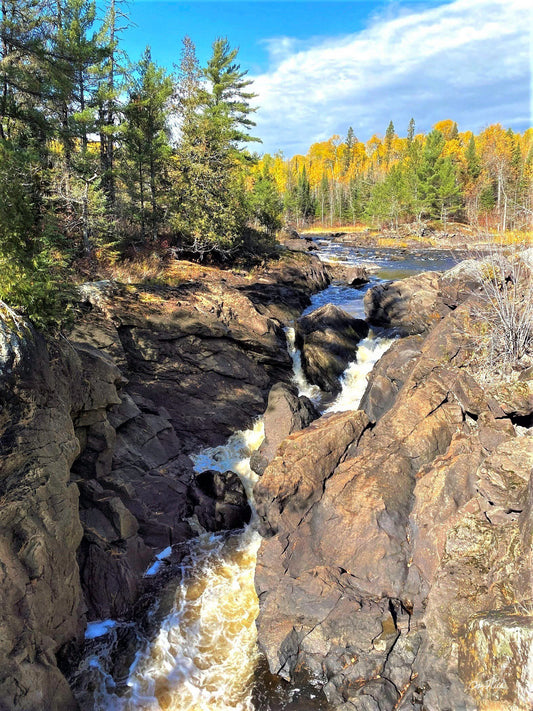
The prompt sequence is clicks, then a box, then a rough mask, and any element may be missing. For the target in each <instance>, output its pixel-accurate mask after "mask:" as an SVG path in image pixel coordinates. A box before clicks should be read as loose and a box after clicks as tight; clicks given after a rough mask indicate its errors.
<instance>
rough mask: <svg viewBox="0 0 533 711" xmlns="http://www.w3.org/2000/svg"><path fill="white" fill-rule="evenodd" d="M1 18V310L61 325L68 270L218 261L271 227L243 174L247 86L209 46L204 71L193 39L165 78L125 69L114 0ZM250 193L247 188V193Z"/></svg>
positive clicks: (7, 6)
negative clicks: (163, 253) (168, 257)
mask: <svg viewBox="0 0 533 711" xmlns="http://www.w3.org/2000/svg"><path fill="white" fill-rule="evenodd" d="M104 12H105V14H104V16H103V17H102V18H99V17H98V16H97V6H96V4H95V2H93V1H91V0H2V3H1V5H0V13H1V15H0V299H2V300H4V301H5V302H6V303H7V304H9V305H11V306H12V307H15V308H18V309H22V310H24V311H25V312H26V313H27V314H30V315H31V316H32V317H33V318H34V320H36V321H37V322H44V321H48V322H49V321H50V320H53V319H54V318H57V319H58V320H59V319H61V318H62V316H63V314H64V309H65V291H66V290H65V284H66V283H67V282H68V281H69V275H70V273H71V268H72V265H73V264H75V263H76V260H78V261H79V260H80V259H90V258H94V256H95V255H102V254H105V253H106V252H107V253H108V254H110V253H111V252H115V253H121V254H124V253H128V250H129V251H130V253H131V252H132V251H134V250H135V249H136V248H138V247H142V246H143V245H154V247H155V246H157V245H159V247H161V245H164V246H166V247H167V248H168V249H177V250H182V251H183V250H185V251H188V253H190V254H192V255H194V256H196V257H199V258H202V257H204V256H205V255H206V253H208V252H217V254H218V255H219V257H220V256H222V257H228V256H231V255H232V254H234V253H235V251H237V250H238V249H240V248H242V246H243V244H244V243H245V242H246V240H247V239H250V230H249V227H248V226H249V224H250V223H251V221H254V222H255V224H256V225H257V226H262V230H263V233H264V234H268V233H271V232H272V230H274V229H275V228H276V227H277V226H278V225H279V214H280V212H281V205H280V204H278V205H277V208H276V209H275V210H274V213H276V214H275V216H274V217H273V216H272V215H271V214H270V213H268V210H267V213H268V214H262V206H263V203H265V202H266V203H268V200H269V199H270V198H271V197H272V195H273V196H274V197H273V199H274V200H276V199H279V198H278V197H277V192H276V189H275V185H274V183H273V181H270V180H269V178H268V176H267V177H266V178H264V179H263V178H262V177H261V176H257V178H256V180H255V182H254V186H251V185H248V186H247V183H246V179H245V174H246V173H247V171H248V170H249V165H250V164H251V161H252V158H251V156H250V154H249V153H248V152H247V151H246V150H245V149H244V147H245V145H246V143H248V142H250V141H257V140H258V139H256V138H253V137H252V136H251V135H250V129H251V128H252V127H253V126H254V125H255V124H254V122H253V120H252V116H253V109H252V108H251V106H250V101H251V100H252V99H253V98H254V94H253V93H251V92H250V91H249V85H250V83H251V82H250V80H248V79H247V78H246V72H245V71H243V70H241V68H240V66H239V64H238V63H237V62H236V55H237V50H236V49H232V48H231V46H230V45H229V43H228V41H227V40H226V39H224V38H219V39H216V40H215V41H214V43H213V47H212V55H211V57H210V59H209V61H208V63H207V64H206V66H205V67H200V66H199V64H198V60H197V58H196V53H195V48H194V45H193V43H192V42H191V40H190V39H189V38H185V40H184V41H183V46H182V48H181V52H180V48H179V47H177V58H176V66H175V71H174V72H173V73H169V72H168V71H167V70H165V69H164V68H162V67H159V66H157V64H156V63H155V62H154V61H153V59H152V57H151V54H150V49H149V48H147V49H146V51H145V53H144V54H143V56H142V57H141V58H140V59H139V61H137V62H131V61H129V60H128V59H127V57H126V56H125V54H124V52H123V51H122V49H121V46H120V37H121V34H122V33H123V32H124V30H125V29H126V27H127V25H128V18H127V16H126V14H125V12H124V11H123V8H122V6H121V4H120V2H119V0H108V3H107V7H106V8H105V9H104ZM247 187H248V189H247Z"/></svg>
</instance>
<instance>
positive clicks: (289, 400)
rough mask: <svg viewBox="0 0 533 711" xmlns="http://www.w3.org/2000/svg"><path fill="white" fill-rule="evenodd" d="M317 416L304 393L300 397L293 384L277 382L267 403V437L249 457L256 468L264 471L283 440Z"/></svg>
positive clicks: (264, 417)
mask: <svg viewBox="0 0 533 711" xmlns="http://www.w3.org/2000/svg"><path fill="white" fill-rule="evenodd" d="M318 416H319V413H318V411H317V410H316V408H315V406H314V405H313V403H312V402H311V401H310V400H309V398H307V397H305V396H304V395H302V396H300V397H299V396H298V391H297V389H296V388H295V387H294V386H293V385H287V384H286V383H276V384H275V385H274V386H273V387H272V389H271V390H270V393H269V395H268V405H267V409H266V410H265V414H264V416H263V419H264V428H265V438H264V440H263V442H262V443H261V446H260V447H259V449H258V450H256V451H255V452H253V454H252V457H251V459H250V466H251V467H252V469H253V471H255V472H256V474H259V475H261V474H263V472H264V471H265V468H266V466H267V465H268V464H269V462H270V461H271V460H272V459H273V458H274V456H275V454H276V451H277V449H278V447H279V445H280V444H281V443H282V441H283V440H284V439H285V438H286V437H288V436H289V435H290V434H292V433H293V432H298V431H299V430H303V429H304V428H305V427H307V426H308V425H310V424H311V422H312V421H313V420H316V419H317V417H318Z"/></svg>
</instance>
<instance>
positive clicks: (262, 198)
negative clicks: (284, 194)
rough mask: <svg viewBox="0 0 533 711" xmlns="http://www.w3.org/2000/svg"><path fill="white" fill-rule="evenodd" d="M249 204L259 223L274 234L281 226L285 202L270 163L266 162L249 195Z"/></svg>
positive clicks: (270, 233) (269, 232) (253, 215)
mask: <svg viewBox="0 0 533 711" xmlns="http://www.w3.org/2000/svg"><path fill="white" fill-rule="evenodd" d="M248 205H249V209H250V212H251V215H252V217H253V218H254V219H255V220H256V222H257V223H258V225H260V226H261V227H264V228H265V229H266V231H267V233H268V234H269V235H274V233H275V232H276V230H278V229H279V228H280V227H281V212H282V210H283V202H282V200H281V195H280V194H279V191H278V189H277V187H276V183H275V181H274V179H273V177H272V175H271V173H270V170H269V167H268V163H265V165H264V168H263V171H262V172H261V174H260V175H259V177H258V178H257V180H256V181H255V183H254V186H253V188H252V190H251V192H250V194H249V196H248Z"/></svg>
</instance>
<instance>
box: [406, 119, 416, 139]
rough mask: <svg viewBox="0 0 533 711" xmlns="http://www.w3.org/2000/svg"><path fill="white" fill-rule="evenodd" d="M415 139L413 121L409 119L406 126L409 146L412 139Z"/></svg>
mask: <svg viewBox="0 0 533 711" xmlns="http://www.w3.org/2000/svg"><path fill="white" fill-rule="evenodd" d="M414 137H415V120H414V118H411V119H410V121H409V125H408V126H407V143H408V144H409V145H411V143H412V142H413V139H414Z"/></svg>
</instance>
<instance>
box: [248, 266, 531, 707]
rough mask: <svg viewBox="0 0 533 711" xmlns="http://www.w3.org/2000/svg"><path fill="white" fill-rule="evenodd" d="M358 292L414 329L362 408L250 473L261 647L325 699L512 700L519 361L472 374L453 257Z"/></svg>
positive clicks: (525, 651)
mask: <svg viewBox="0 0 533 711" xmlns="http://www.w3.org/2000/svg"><path fill="white" fill-rule="evenodd" d="M366 304H367V313H368V316H369V319H370V320H371V322H377V323H378V324H381V325H386V326H389V327H394V328H395V329H396V330H397V331H400V332H401V333H403V334H422V335H410V336H409V337H408V338H405V339H402V340H399V341H397V342H396V343H395V344H394V345H393V346H392V348H391V349H390V350H389V352H388V353H387V354H386V356H385V357H384V358H383V359H382V361H381V362H380V363H379V364H378V365H377V367H376V368H375V369H374V372H373V373H372V375H371V377H370V381H369V385H368V388H367V392H366V393H365V396H364V398H363V401H362V407H363V409H362V410H359V411H357V412H347V413H339V414H335V415H327V416H323V417H321V418H320V419H318V420H315V421H314V422H313V423H312V424H311V425H310V426H309V427H308V428H307V429H304V430H302V431H299V432H295V433H293V434H291V435H290V436H289V437H288V438H287V439H285V441H284V442H283V443H282V444H281V445H280V447H279V449H278V450H277V454H276V456H275V457H274V459H273V460H272V461H271V462H270V464H269V465H268V466H267V467H266V469H265V471H264V474H263V476H262V477H261V479H260V480H259V482H258V483H257V485H256V487H255V492H254V493H255V498H256V502H257V508H258V512H259V515H260V519H261V526H262V532H263V534H264V535H265V536H266V538H265V540H264V541H263V543H262V545H261V548H260V552H259V558H258V566H257V572H256V588H257V591H258V595H259V600H260V616H259V619H258V631H259V643H260V646H261V648H262V649H263V651H264V653H265V655H266V657H267V659H268V662H269V665H270V669H271V670H272V671H273V672H274V673H277V674H280V675H282V676H284V677H285V678H287V679H291V680H295V681H296V680H298V678H299V676H300V675H301V674H302V673H306V674H311V676H312V677H314V678H315V679H316V680H317V681H318V682H319V683H320V684H321V685H322V687H323V689H324V692H325V693H326V696H327V698H328V700H329V702H330V703H331V706H332V708H334V709H336V710H338V711H356V710H357V711H363V710H364V711H396V710H398V709H411V708H413V706H414V707H416V708H421V709H426V710H427V711H447V710H448V711H452V710H453V711H466V710H467V709H488V708H489V707H490V708H494V709H502V710H503V709H520V710H523V711H526V709H530V708H532V707H533V678H532V676H531V669H532V664H533V657H532V651H531V650H532V649H533V623H532V620H533V617H532V611H533V579H532V570H533V560H532V530H533V520H532V518H531V515H532V510H533V499H532V491H533V489H532V486H533V480H532V478H531V477H532V474H531V470H532V465H533V446H532V445H533V437H532V432H533V431H532V430H531V429H530V427H531V424H532V423H531V414H532V412H533V390H532V387H531V385H532V384H531V372H532V371H531V368H529V369H527V368H526V365H527V363H525V362H524V363H522V364H521V368H522V370H519V371H518V372H516V373H515V374H514V377H513V378H512V379H511V380H510V381H508V382H500V383H497V382H496V381H495V380H493V381H491V380H490V379H488V380H487V379H485V382H484V384H480V382H481V380H480V379H479V378H478V379H477V380H476V377H474V376H475V375H477V373H476V368H477V366H478V361H479V350H480V342H481V340H482V338H483V334H484V333H485V332H486V325H485V323H484V320H483V318H482V317H480V314H482V308H481V307H480V302H479V295H478V291H477V288H476V285H475V284H469V285H466V284H465V280H464V278H463V277H461V278H458V276H457V273H453V274H451V275H445V276H439V275H437V274H426V275H422V276H420V277H413V278H411V279H406V280H404V281H402V282H398V283H395V284H390V285H386V286H380V287H378V288H377V289H373V290H371V291H370V292H369V293H368V295H367V297H366ZM528 428H529V429H528ZM491 704H493V705H491Z"/></svg>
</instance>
